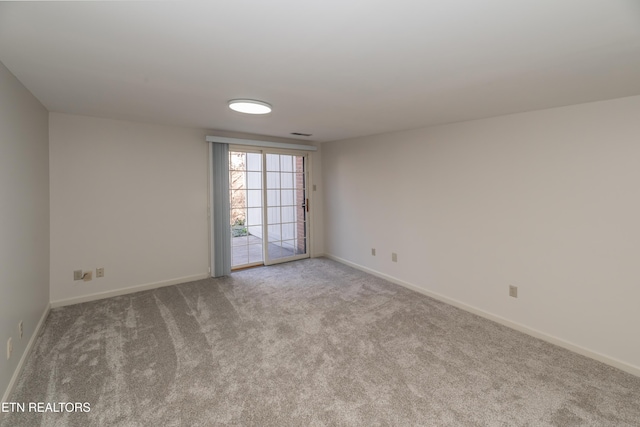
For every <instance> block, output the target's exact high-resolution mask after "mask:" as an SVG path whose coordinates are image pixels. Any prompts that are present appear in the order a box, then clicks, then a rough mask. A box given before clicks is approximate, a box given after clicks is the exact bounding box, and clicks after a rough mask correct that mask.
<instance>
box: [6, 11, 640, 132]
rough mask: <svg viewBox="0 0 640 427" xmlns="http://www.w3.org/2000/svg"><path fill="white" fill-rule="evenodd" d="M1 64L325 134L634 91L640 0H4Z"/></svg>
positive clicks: (43, 90)
mask: <svg viewBox="0 0 640 427" xmlns="http://www.w3.org/2000/svg"><path fill="white" fill-rule="evenodd" d="M0 61H2V62H3V63H4V64H5V65H6V66H7V67H8V68H9V69H10V70H11V71H12V72H13V73H14V74H15V75H16V77H17V78H18V79H19V80H20V81H21V82H22V83H23V84H24V85H25V86H26V87H27V88H28V89H29V90H30V91H31V92H32V93H33V94H34V95H35V96H36V97H37V98H38V99H39V100H40V101H41V102H42V103H43V104H44V105H45V107H47V108H48V109H49V110H50V111H58V112H67V113H75V114H85V115H91V116H100V117H111V118H119V119H129V120H137V121H145V122H158V123H167V124H174V125H185V126H195V127H202V128H208V129H219V130H228V131H238V132H248V133H255V134H263V135H270V136H278V137H291V135H290V133H291V132H305V133H312V134H313V137H311V138H310V139H311V140H313V141H330V140H336V139H343V138H351V137H356V136H363V135H369V134H376V133H382V132H389V131H395V130H401V129H409V128H417V127H422V126H427V125H433V124H439V123H447V122H455V121H463V120H470V119H476V118H483V117H490V116H496V115H501V114H508V113H514V112H521V111H528V110H535V109H542V108H548V107H555V106H561V105H569V104H576V103H581V102H589V101H596V100H603V99H611V98H617V97H623V96H630V95H638V94H640V1H639V0H518V1H513V0H482V1H479V0H439V1H436V0H431V1H429V0H422V1H421V0H393V1H390V0H269V1H264V0H252V1H250V0H233V1H222V0H218V1H210V2H185V1H182V2H135V3H134V2H43V3H35V2H17V3H2V4H0ZM233 98H253V99H259V100H263V101H267V102H269V103H271V104H273V107H274V112H273V113H271V114H269V115H267V116H260V117H257V116H244V115H241V114H239V113H236V112H233V111H231V110H229V109H228V108H227V101H228V100H230V99H233Z"/></svg>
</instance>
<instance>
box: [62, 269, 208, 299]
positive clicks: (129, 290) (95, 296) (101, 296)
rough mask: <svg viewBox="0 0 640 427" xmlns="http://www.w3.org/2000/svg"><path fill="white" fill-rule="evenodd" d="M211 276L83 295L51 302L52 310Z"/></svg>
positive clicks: (165, 281) (164, 281) (186, 277)
mask: <svg viewBox="0 0 640 427" xmlns="http://www.w3.org/2000/svg"><path fill="white" fill-rule="evenodd" d="M210 277H211V275H210V274H208V273H204V274H195V275H193V276H185V277H179V278H177V279H171V280H163V281H161V282H155V283H147V284H144V285H136V286H131V287H129V288H122V289H116V290H114V291H106V292H97V293H95V294H89V295H83V296H81V297H76V298H68V299H63V300H57V301H52V302H51V308H58V307H64V306H66V305H73V304H80V303H83V302H89V301H96V300H100V299H105V298H111V297H116V296H119V295H127V294H133V293H136V292H141V291H147V290H149V289H156V288H163V287H165V286H172V285H179V284H180V283H187V282H193V281H195V280H202V279H208V278H210Z"/></svg>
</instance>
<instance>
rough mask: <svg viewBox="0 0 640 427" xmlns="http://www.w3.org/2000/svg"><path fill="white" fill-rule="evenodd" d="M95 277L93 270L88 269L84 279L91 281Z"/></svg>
mask: <svg viewBox="0 0 640 427" xmlns="http://www.w3.org/2000/svg"><path fill="white" fill-rule="evenodd" d="M92 278H93V272H91V271H87V272H86V273H84V275H83V276H82V280H84V281H85V282H88V281H90V280H91V279H92Z"/></svg>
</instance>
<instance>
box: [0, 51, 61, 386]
mask: <svg viewBox="0 0 640 427" xmlns="http://www.w3.org/2000/svg"><path fill="white" fill-rule="evenodd" d="M48 303H49V146H48V113H47V110H46V109H45V108H44V107H43V106H42V105H41V104H40V102H38V100H37V99H36V98H34V97H33V96H32V95H31V93H30V92H29V91H28V90H27V89H26V88H25V87H24V86H22V84H21V83H20V82H19V81H18V80H17V79H16V78H15V77H14V76H13V75H12V74H11V73H10V72H9V70H7V68H5V66H4V65H3V64H2V63H0V349H1V350H2V351H0V395H4V393H5V390H7V388H8V386H9V383H10V381H11V378H12V376H13V374H14V372H15V371H16V368H17V367H18V362H19V361H20V359H21V357H22V356H23V354H24V352H25V350H26V348H27V343H28V342H29V340H30V339H31V338H32V336H33V334H34V332H35V330H36V327H37V325H38V322H39V321H40V319H41V318H42V316H43V314H44V313H45V310H46V309H47V307H48ZM21 320H22V321H23V325H24V335H23V338H22V339H20V336H19V333H18V322H20V321H21ZM9 337H12V339H13V354H12V356H11V359H10V360H7V358H6V345H7V340H8V339H9Z"/></svg>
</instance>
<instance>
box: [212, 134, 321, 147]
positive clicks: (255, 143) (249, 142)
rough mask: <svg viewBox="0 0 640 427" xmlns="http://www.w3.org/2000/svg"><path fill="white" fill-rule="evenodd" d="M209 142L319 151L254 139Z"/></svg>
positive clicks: (213, 137)
mask: <svg viewBox="0 0 640 427" xmlns="http://www.w3.org/2000/svg"><path fill="white" fill-rule="evenodd" d="M206 140H207V142H220V143H223V144H232V145H249V146H251V147H268V148H284V149H293V150H302V151H318V147H315V146H313V145H302V144H288V143H285V142H272V141H258V140H253V139H240V138H227V137H224V136H209V135H207V138H206Z"/></svg>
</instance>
